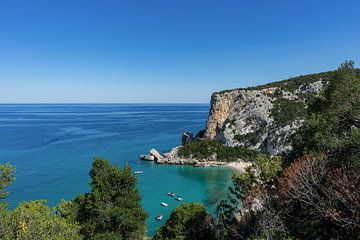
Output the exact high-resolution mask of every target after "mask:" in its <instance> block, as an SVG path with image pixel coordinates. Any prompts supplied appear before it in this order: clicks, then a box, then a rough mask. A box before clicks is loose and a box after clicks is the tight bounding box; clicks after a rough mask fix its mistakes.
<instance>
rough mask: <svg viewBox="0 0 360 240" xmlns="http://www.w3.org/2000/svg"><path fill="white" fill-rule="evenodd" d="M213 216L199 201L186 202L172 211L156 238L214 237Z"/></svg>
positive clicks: (180, 239) (193, 238)
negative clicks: (212, 228) (212, 230)
mask: <svg viewBox="0 0 360 240" xmlns="http://www.w3.org/2000/svg"><path fill="white" fill-rule="evenodd" d="M212 221H213V220H212V218H211V216H210V215H209V214H208V213H207V212H206V209H205V207H204V206H203V205H201V204H199V203H190V204H189V203H184V204H181V205H180V206H178V207H177V208H176V209H175V210H174V211H173V212H171V215H170V218H169V219H168V220H167V221H166V223H165V224H164V225H163V226H161V227H160V228H159V229H158V230H157V231H156V234H155V236H154V237H153V239H154V240H166V239H179V240H187V239H188V240H196V239H199V240H201V239H209V240H211V239H214V238H213V233H212V232H211V223H212Z"/></svg>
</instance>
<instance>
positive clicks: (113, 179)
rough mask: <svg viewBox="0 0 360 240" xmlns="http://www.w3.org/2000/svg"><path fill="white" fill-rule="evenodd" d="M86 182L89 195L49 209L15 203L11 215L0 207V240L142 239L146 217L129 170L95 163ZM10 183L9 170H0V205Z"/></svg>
mask: <svg viewBox="0 0 360 240" xmlns="http://www.w3.org/2000/svg"><path fill="white" fill-rule="evenodd" d="M90 177H91V182H90V186H91V192H90V193H87V194H83V195H79V196H78V197H76V198H75V200H73V201H64V200H62V201H61V202H60V203H59V204H58V205H57V206H56V207H55V208H54V209H52V210H50V208H49V207H48V206H47V205H46V202H45V201H41V200H40V201H30V202H23V203H20V204H19V206H18V207H17V208H15V209H14V210H11V211H10V210H8V209H7V204H6V203H5V202H3V203H0V239H6V240H7V239H9V240H10V239H19V240H22V239H24V240H25V239H39V240H47V239H50V240H52V239H54V240H67V239H68V240H73V239H74V240H76V239H94V240H100V239H103V240H105V239H106V240H119V239H143V238H144V236H145V231H146V228H145V220H146V217H147V213H146V212H145V211H144V210H143V209H142V208H141V205H140V200H141V197H140V195H139V193H138V191H137V189H136V183H137V180H136V177H135V176H134V175H133V174H132V171H131V169H130V167H129V166H125V167H124V168H123V169H121V168H119V167H116V166H112V165H110V164H109V162H108V161H106V160H103V159H101V158H96V159H95V160H94V162H93V167H92V169H91V171H90ZM13 180H14V168H13V167H12V166H11V165H10V164H5V165H0V193H1V195H0V200H1V198H4V197H5V196H6V195H7V191H6V187H7V186H8V185H9V184H10V183H11V182H12V181H13Z"/></svg>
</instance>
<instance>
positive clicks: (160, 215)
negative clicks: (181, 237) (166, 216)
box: [155, 214, 163, 221]
mask: <svg viewBox="0 0 360 240" xmlns="http://www.w3.org/2000/svg"><path fill="white" fill-rule="evenodd" d="M162 218H163V215H162V214H159V215H157V216H156V218H155V219H156V220H158V221H160V220H161V219H162Z"/></svg>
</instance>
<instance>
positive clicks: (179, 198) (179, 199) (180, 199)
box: [176, 197, 184, 201]
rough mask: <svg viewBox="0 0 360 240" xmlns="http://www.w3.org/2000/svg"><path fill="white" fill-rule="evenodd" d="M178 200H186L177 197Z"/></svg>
mask: <svg viewBox="0 0 360 240" xmlns="http://www.w3.org/2000/svg"><path fill="white" fill-rule="evenodd" d="M176 200H178V201H182V200H184V199H182V198H181V197H177V198H176Z"/></svg>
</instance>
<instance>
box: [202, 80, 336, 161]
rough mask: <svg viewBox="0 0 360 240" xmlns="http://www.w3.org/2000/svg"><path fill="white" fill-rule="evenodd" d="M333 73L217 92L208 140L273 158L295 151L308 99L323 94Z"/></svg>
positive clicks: (213, 101)
mask: <svg viewBox="0 0 360 240" xmlns="http://www.w3.org/2000/svg"><path fill="white" fill-rule="evenodd" d="M330 76H331V74H330V73H322V74H318V75H316V74H314V75H308V76H301V77H298V78H294V79H291V80H289V81H283V82H278V83H273V84H267V85H265V86H259V87H254V88H248V89H234V90H229V91H222V92H217V93H214V94H213V95H212V97H211V108H210V112H209V117H208V121H207V124H206V129H205V133H204V138H207V139H214V140H219V141H221V142H223V143H224V144H226V145H228V146H243V147H246V148H249V149H253V150H259V151H262V152H264V153H267V154H270V155H280V154H283V153H284V152H287V151H289V150H291V148H292V147H291V136H293V134H294V133H295V132H296V130H297V129H298V128H299V127H301V126H302V124H303V122H304V119H305V117H306V114H307V110H306V108H307V99H308V98H309V97H310V96H314V95H316V94H319V93H320V91H321V89H322V88H323V86H324V84H325V83H326V82H327V78H328V77H330Z"/></svg>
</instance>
